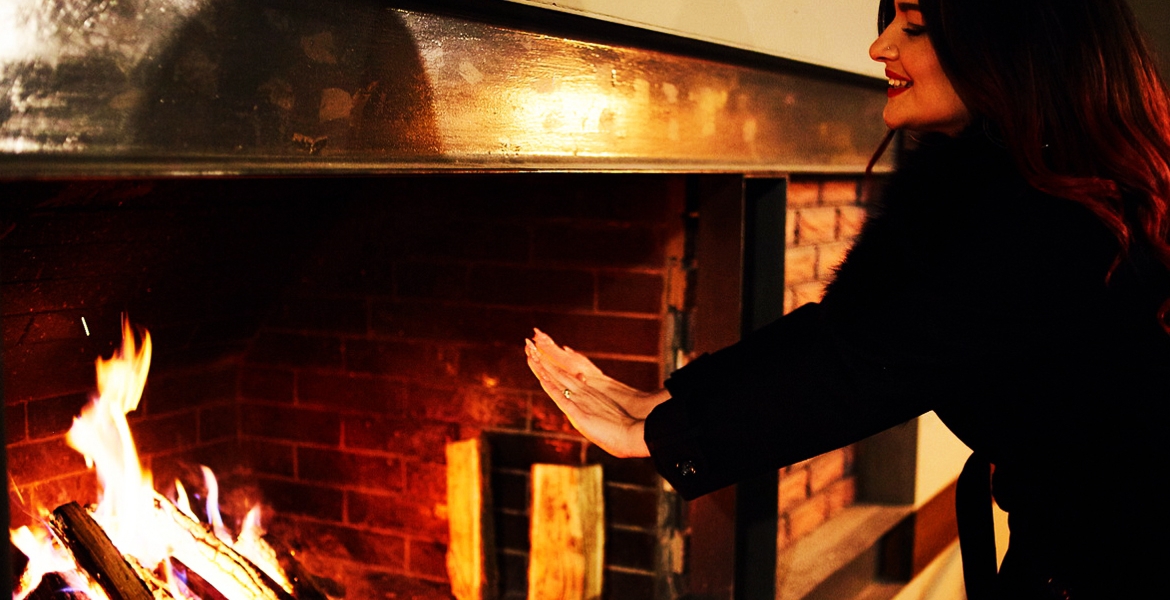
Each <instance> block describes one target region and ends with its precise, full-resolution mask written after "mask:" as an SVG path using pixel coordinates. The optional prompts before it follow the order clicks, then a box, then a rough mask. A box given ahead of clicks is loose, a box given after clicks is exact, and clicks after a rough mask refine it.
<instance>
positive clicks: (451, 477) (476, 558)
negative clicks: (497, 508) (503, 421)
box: [447, 439, 496, 600]
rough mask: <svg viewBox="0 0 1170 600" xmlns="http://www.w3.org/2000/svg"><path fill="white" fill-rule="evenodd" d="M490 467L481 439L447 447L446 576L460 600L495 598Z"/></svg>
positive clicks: (456, 443) (455, 443)
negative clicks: (447, 533) (448, 540)
mask: <svg viewBox="0 0 1170 600" xmlns="http://www.w3.org/2000/svg"><path fill="white" fill-rule="evenodd" d="M488 464H489V463H488V459H487V452H486V449H485V447H484V444H483V441H482V440H479V439H470V440H464V441H461V442H452V443H450V444H447V523H448V531H449V532H450V543H449V544H448V551H447V574H448V575H449V576H450V578H451V594H452V595H453V596H455V597H456V598H457V599H458V600H494V599H495V597H496V565H495V556H496V552H495V548H494V546H495V544H494V542H493V539H492V538H493V535H492V531H493V527H492V506H491V494H489V493H485V492H486V490H488V489H490V485H489V484H488Z"/></svg>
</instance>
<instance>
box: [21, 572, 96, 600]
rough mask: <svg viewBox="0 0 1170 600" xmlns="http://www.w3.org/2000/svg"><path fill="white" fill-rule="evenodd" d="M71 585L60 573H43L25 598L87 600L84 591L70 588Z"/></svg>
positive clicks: (87, 597)
mask: <svg viewBox="0 0 1170 600" xmlns="http://www.w3.org/2000/svg"><path fill="white" fill-rule="evenodd" d="M72 587H73V586H71V585H70V584H69V582H68V581H66V580H65V578H64V577H62V576H61V574H60V573H45V575H44V576H43V577H41V582H40V583H39V584H37V588H36V589H35V590H33V591H31V592H29V594H28V595H27V596H25V599H26V600H89V596H87V595H86V594H85V592H83V591H80V590H77V591H74V590H73V589H72Z"/></svg>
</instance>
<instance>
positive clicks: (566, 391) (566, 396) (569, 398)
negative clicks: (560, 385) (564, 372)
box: [561, 388, 573, 400]
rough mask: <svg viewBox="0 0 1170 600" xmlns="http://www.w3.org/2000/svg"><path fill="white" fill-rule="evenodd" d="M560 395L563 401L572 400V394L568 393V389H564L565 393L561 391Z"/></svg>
mask: <svg viewBox="0 0 1170 600" xmlns="http://www.w3.org/2000/svg"><path fill="white" fill-rule="evenodd" d="M561 393H562V394H564V395H565V400H572V399H573V392H571V391H569V388H565V391H563V392H561Z"/></svg>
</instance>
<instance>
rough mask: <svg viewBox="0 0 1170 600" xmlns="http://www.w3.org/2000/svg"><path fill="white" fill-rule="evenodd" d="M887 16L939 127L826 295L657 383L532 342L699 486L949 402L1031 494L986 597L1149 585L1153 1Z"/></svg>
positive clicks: (961, 429)
mask: <svg viewBox="0 0 1170 600" xmlns="http://www.w3.org/2000/svg"><path fill="white" fill-rule="evenodd" d="M879 24H880V27H879V30H880V32H881V33H880V36H879V37H878V39H877V41H875V42H874V44H873V46H872V47H871V48H870V55H871V57H872V58H873V59H874V60H876V61H879V62H882V63H884V64H885V66H886V74H887V77H888V78H889V94H888V95H889V100H888V104H887V106H886V109H885V112H884V114H883V117H884V119H885V121H886V124H887V125H888V126H889V127H890V128H891V129H894V130H897V129H903V130H907V131H909V132H911V135H912V137H914V138H916V139H917V142H918V148H917V149H916V150H913V151H911V152H909V153H908V154H907V156H905V157H904V159H903V161H902V164H901V165H900V167H899V169H898V171H897V173H895V175H894V176H893V177H892V179H891V181H890V183H889V185H888V186H887V187H886V189H885V190H884V193H883V195H882V199H881V200H880V201H879V202H878V203H877V206H876V210H875V212H874V214H872V215H871V218H870V219H869V221H868V222H867V224H866V226H865V227H864V229H863V231H862V233H861V235H860V236H859V238H858V240H857V242H856V243H855V245H854V247H853V249H852V251H851V252H850V254H849V256H848V257H847V258H846V260H845V262H844V263H843V264H842V265H841V267H840V268H839V269H838V273H837V276H836V278H835V280H834V281H833V283H832V284H830V286H829V288H828V290H827V291H826V293H825V296H824V299H823V301H822V302H820V303H814V304H808V305H805V306H803V307H801V308H799V309H797V310H796V311H794V312H792V313H791V314H789V315H787V316H785V317H783V318H781V319H779V320H778V321H776V322H775V323H773V324H771V325H769V326H767V327H765V328H763V329H761V330H760V331H758V332H756V333H755V334H753V335H751V336H749V337H748V338H746V339H744V340H743V341H741V342H740V343H738V344H735V345H734V346H731V347H729V348H726V349H724V350H721V351H719V352H716V353H714V354H710V355H704V356H701V357H699V358H698V359H696V360H694V361H693V362H691V363H690V364H688V365H687V366H686V367H684V368H682V369H680V370H679V371H677V372H675V373H674V374H673V375H672V376H671V377H670V379H669V380H668V381H667V382H666V389H665V390H662V391H659V392H655V393H644V392H639V391H637V390H633V389H631V388H629V387H627V386H624V385H623V384H620V383H618V382H616V381H613V380H612V379H610V378H608V377H606V376H605V375H604V374H603V373H601V372H600V371H598V370H597V368H596V367H594V366H593V365H592V363H590V362H589V361H588V360H587V359H586V358H584V357H582V356H581V355H579V354H576V353H574V352H573V351H571V350H569V349H567V348H560V347H558V346H557V345H556V344H555V343H554V342H553V341H552V340H551V339H550V338H549V337H548V336H546V335H544V334H542V333H540V332H537V335H536V336H535V337H534V339H533V340H529V341H528V343H527V353H528V358H529V365H530V367H531V368H532V370H533V372H534V373H535V374H536V375H537V377H538V378H539V379H540V383H541V385H542V387H543V388H544V390H545V391H546V392H548V394H549V396H550V397H552V398H553V400H554V401H556V402H557V404H558V406H560V407H561V409H562V410H564V411H565V413H566V414H567V415H568V417H569V419H570V420H571V421H572V423H573V424H574V426H575V427H577V428H578V429H579V430H580V431H581V432H582V434H584V435H585V436H586V437H587V438H589V439H590V440H592V441H593V442H595V443H596V444H598V445H599V446H601V447H602V448H603V449H605V450H606V451H608V452H610V453H612V454H614V455H616V456H651V457H653V459H654V462H655V464H656V465H657V467H658V469H659V471H660V472H661V473H662V475H663V476H664V477H665V478H666V479H667V480H669V481H670V482H671V484H673V485H674V487H675V488H676V489H677V490H678V491H679V492H680V493H681V494H682V495H683V496H684V497H687V498H693V497H695V496H698V495H701V494H704V493H707V492H709V491H712V490H715V489H718V488H720V487H723V486H725V485H729V484H731V483H734V482H736V481H738V480H741V479H743V478H746V477H750V476H752V475H755V474H758V473H761V472H764V471H766V470H770V469H775V468H777V467H780V466H782V465H785V464H789V463H792V462H796V461H799V460H802V459H805V458H809V457H811V456H815V455H817V454H819V453H821V452H824V451H827V450H830V449H833V448H836V447H839V446H842V445H844V444H847V443H851V442H854V441H856V440H859V439H861V438H863V437H865V436H868V435H870V434H873V433H876V432H878V431H880V430H882V429H884V428H887V427H890V426H892V425H895V424H897V423H901V422H904V421H906V420H908V419H910V418H913V417H915V416H917V415H919V414H922V413H923V412H926V411H929V410H934V411H935V412H936V413H937V414H938V415H939V417H940V418H941V419H942V420H943V421H944V422H945V423H946V424H947V425H948V427H950V428H951V429H952V431H954V433H955V434H956V435H957V436H958V437H959V438H960V439H962V440H963V441H964V442H965V443H966V444H967V445H968V446H970V447H971V448H972V449H974V451H975V457H973V460H972V462H969V463H968V464H969V467H972V465H975V466H978V465H984V466H986V465H987V463H991V464H994V465H995V467H994V476H993V479H992V487H993V489H994V494H995V499H996V501H997V502H998V504H999V505H1000V506H1001V507H1002V508H1003V509H1004V510H1007V511H1008V512H1009V525H1010V529H1011V541H1010V549H1009V551H1008V555H1007V557H1006V558H1005V560H1004V563H1003V565H1002V567H1001V568H1000V570H999V573H998V576H996V575H995V574H994V573H988V574H987V575H988V577H987V579H983V575H981V574H980V573H979V572H978V571H977V570H975V569H974V568H972V567H968V569H967V584H968V590H969V595H970V596H971V597H973V598H974V597H976V596H980V595H982V596H983V597H997V598H1073V599H1081V598H1128V597H1144V596H1146V595H1149V594H1150V593H1151V591H1153V590H1158V589H1159V587H1160V586H1159V585H1158V584H1159V583H1160V582H1159V579H1160V578H1159V577H1158V574H1159V569H1160V568H1163V565H1165V564H1167V559H1168V558H1170V552H1168V551H1167V542H1166V539H1167V538H1166V534H1167V533H1168V532H1170V528H1168V527H1167V523H1166V521H1167V519H1166V517H1165V513H1166V512H1167V509H1165V508H1163V506H1162V505H1163V504H1165V503H1164V502H1162V501H1161V499H1160V497H1159V496H1158V495H1156V494H1155V491H1156V490H1160V487H1161V482H1160V481H1158V480H1159V479H1160V478H1161V475H1162V474H1163V472H1164V467H1163V465H1164V464H1165V459H1166V458H1167V454H1168V452H1167V449H1166V445H1165V444H1164V443H1163V441H1162V440H1161V439H1160V437H1161V436H1162V435H1164V432H1165V431H1167V428H1166V417H1165V416H1163V415H1164V413H1165V412H1166V411H1163V410H1160V408H1161V406H1160V405H1161V403H1163V402H1164V401H1165V400H1166V399H1167V397H1168V396H1170V324H1168V322H1167V314H1166V313H1167V307H1168V306H1170V305H1168V299H1170V269H1168V265H1170V245H1168V238H1170V219H1168V204H1170V164H1168V162H1167V157H1170V106H1168V100H1167V90H1166V88H1165V86H1164V85H1163V84H1162V82H1161V81H1160V79H1159V78H1158V76H1157V74H1156V71H1155V69H1154V66H1153V63H1152V61H1151V59H1150V57H1149V54H1148V52H1147V51H1146V50H1145V48H1144V46H1143V43H1142V40H1141V38H1140V35H1139V34H1138V32H1137V30H1136V27H1135V25H1134V20H1133V17H1132V15H1131V14H1130V12H1129V9H1128V7H1126V5H1125V4H1124V1H1123V0H1011V1H1010V2H1009V1H1007V0H984V1H982V2H969V1H966V0H911V1H907V2H901V1H896V0H882V3H881V7H880V13H879ZM967 472H974V473H976V475H975V480H978V475H977V474H978V470H977V469H973V467H972V468H970V469H969V470H968V471H967ZM984 474H986V471H984ZM964 478H966V479H967V480H968V481H967V482H965V483H962V482H961V486H966V487H967V491H964V490H962V489H961V490H960V495H963V496H966V495H970V494H971V492H970V491H969V490H970V488H971V483H970V481H971V480H972V479H971V477H969V476H967V475H965V476H964ZM983 487H984V488H985V489H986V484H985V483H984V484H983ZM985 491H986V490H985ZM975 506H976V507H979V506H980V503H979V502H976V503H975ZM960 512H961V514H960V521H961V523H962V522H963V521H964V520H965V519H966V517H965V516H964V515H963V514H962V512H963V511H962V510H961V511H960ZM966 534H967V532H966V531H964V532H963V534H962V535H961V537H964V536H966ZM963 545H964V554H965V556H966V558H967V560H966V561H965V562H966V563H969V564H970V565H977V564H979V565H982V564H986V563H987V561H986V560H984V558H985V557H983V556H977V557H975V556H971V555H970V554H971V553H970V552H969V544H968V540H967V539H964V544H963ZM980 551H981V552H987V551H989V550H987V549H985V548H984V549H980ZM991 564H994V563H991ZM992 577H993V578H994V579H991V578H992ZM1153 593H1155V594H1157V593H1158V592H1157V591H1153Z"/></svg>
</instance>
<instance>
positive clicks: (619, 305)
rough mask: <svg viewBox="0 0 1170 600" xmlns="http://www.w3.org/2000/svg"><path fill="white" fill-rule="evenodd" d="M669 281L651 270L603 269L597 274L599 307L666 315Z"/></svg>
mask: <svg viewBox="0 0 1170 600" xmlns="http://www.w3.org/2000/svg"><path fill="white" fill-rule="evenodd" d="M664 293H665V282H664V281H663V279H662V276H661V275H657V274H649V273H614V272H602V273H599V274H598V275H597V309H598V310H603V311H615V312H633V313H646V314H653V315H660V314H662V310H663V298H664V296H663V294H664Z"/></svg>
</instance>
